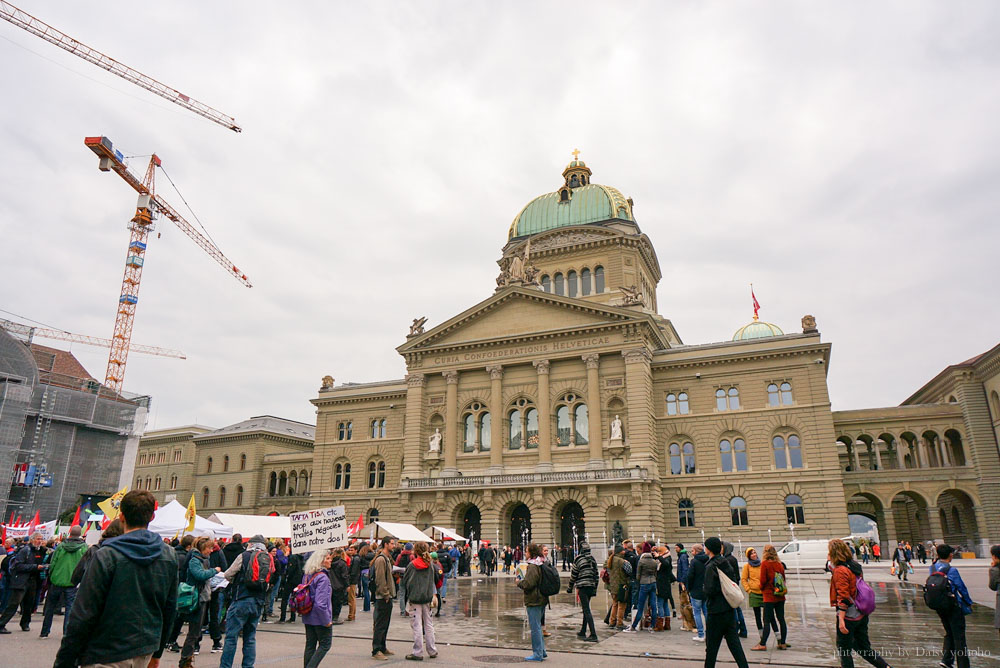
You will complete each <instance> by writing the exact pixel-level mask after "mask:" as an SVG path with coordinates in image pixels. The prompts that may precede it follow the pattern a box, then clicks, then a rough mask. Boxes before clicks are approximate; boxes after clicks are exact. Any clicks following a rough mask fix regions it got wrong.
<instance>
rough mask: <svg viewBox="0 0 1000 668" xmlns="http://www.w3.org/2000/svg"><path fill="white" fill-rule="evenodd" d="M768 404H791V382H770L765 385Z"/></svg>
mask: <svg viewBox="0 0 1000 668" xmlns="http://www.w3.org/2000/svg"><path fill="white" fill-rule="evenodd" d="M767 405H768V406H791V405H792V384H791V383H787V382H785V383H781V384H780V385H779V384H778V383H771V384H770V385H768V386H767Z"/></svg>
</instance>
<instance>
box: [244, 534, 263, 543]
mask: <svg viewBox="0 0 1000 668" xmlns="http://www.w3.org/2000/svg"><path fill="white" fill-rule="evenodd" d="M247 542H248V543H260V544H261V545H267V539H266V538H264V537H263V536H261V535H260V534H257V535H256V536H254V537H253V538H251V539H250V540H249V541H247Z"/></svg>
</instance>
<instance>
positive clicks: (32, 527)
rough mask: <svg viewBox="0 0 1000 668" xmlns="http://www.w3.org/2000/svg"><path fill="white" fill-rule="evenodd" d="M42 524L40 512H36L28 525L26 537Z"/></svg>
mask: <svg viewBox="0 0 1000 668" xmlns="http://www.w3.org/2000/svg"><path fill="white" fill-rule="evenodd" d="M41 523H42V515H41V511H38V510H36V511H35V516H34V517H32V518H31V523H30V524H28V535H29V536H30V535H31V534H32V533H34V531H35V528H36V527H37V526H38V525H39V524H41Z"/></svg>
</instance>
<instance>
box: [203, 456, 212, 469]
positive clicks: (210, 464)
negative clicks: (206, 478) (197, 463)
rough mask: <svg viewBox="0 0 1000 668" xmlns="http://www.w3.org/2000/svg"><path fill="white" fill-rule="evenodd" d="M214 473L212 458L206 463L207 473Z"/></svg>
mask: <svg viewBox="0 0 1000 668" xmlns="http://www.w3.org/2000/svg"><path fill="white" fill-rule="evenodd" d="M211 472H212V458H211V457H209V458H208V459H207V460H206V462H205V473H211Z"/></svg>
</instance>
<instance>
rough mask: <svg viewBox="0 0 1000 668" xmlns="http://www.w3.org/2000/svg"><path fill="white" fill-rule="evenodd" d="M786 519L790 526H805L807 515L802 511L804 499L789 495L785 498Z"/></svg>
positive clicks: (796, 495)
mask: <svg viewBox="0 0 1000 668" xmlns="http://www.w3.org/2000/svg"><path fill="white" fill-rule="evenodd" d="M785 518H786V519H787V520H788V523H789V524H805V523H806V518H805V513H804V512H803V511H802V497H801V496H799V495H798V494H789V495H788V496H786V497H785Z"/></svg>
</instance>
